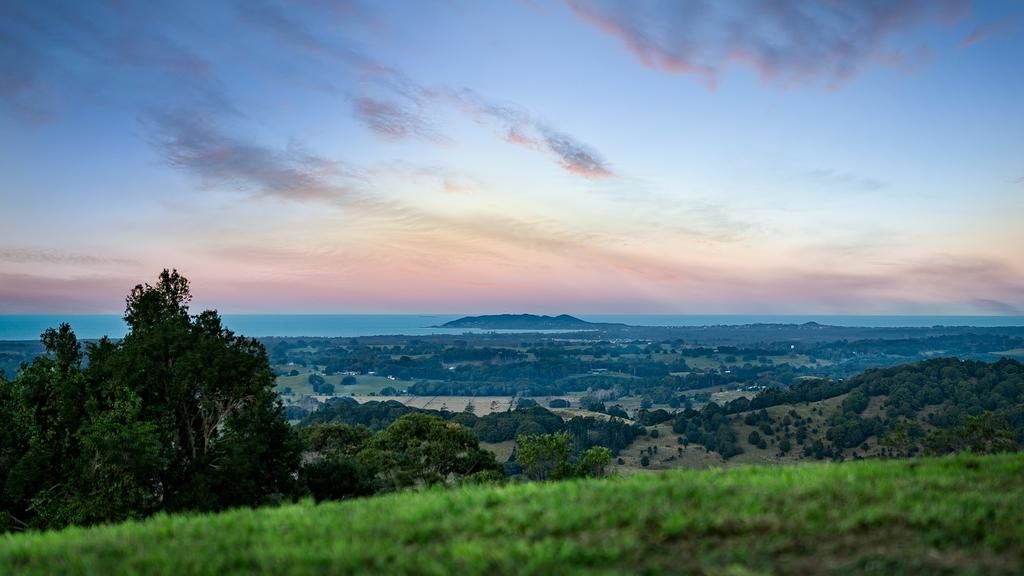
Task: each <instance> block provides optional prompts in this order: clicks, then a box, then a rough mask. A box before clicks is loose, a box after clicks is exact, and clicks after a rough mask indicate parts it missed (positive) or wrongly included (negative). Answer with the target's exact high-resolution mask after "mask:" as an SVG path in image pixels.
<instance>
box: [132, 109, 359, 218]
mask: <svg viewBox="0 0 1024 576" xmlns="http://www.w3.org/2000/svg"><path fill="white" fill-rule="evenodd" d="M144 125H145V126H146V127H147V128H148V138H149V142H150V144H151V145H152V146H153V147H154V149H155V150H157V152H159V153H160V155H161V156H163V158H164V159H165V160H166V161H167V163H168V164H169V165H171V166H172V167H174V168H177V169H179V170H183V171H185V172H188V173H190V174H192V175H194V176H196V177H197V178H199V179H200V181H201V182H202V185H203V186H204V187H207V188H229V189H233V190H238V191H253V192H257V193H260V194H266V195H270V196H277V197H282V198H290V199H298V200H304V199H325V198H337V197H339V196H342V195H344V194H345V192H346V190H347V187H346V185H345V183H344V180H345V179H347V178H351V177H352V176H353V174H352V173H351V172H350V171H349V170H348V169H347V168H346V167H345V166H344V165H343V164H342V163H341V162H338V161H334V160H329V159H326V158H322V157H320V156H316V155H314V154H311V153H309V152H308V151H306V150H304V149H303V148H302V146H301V145H299V144H297V143H295V142H290V143H289V144H288V146H287V147H285V148H284V149H280V150H277V149H272V148H269V147H266V146H261V145H258V144H253V143H249V142H246V141H243V140H242V139H239V138H234V137H232V136H229V135H228V134H226V133H225V132H223V131H221V130H220V129H219V128H218V127H217V124H216V123H215V122H214V121H213V120H211V119H210V118H207V117H204V116H203V115H201V114H195V113H185V112H154V113H152V114H149V115H148V116H146V117H145V118H144Z"/></svg>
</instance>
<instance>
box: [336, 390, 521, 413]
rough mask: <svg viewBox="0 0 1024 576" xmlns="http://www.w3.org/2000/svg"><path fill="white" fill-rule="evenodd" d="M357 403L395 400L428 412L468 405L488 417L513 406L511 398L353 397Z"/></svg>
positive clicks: (461, 407) (474, 411)
mask: <svg viewBox="0 0 1024 576" xmlns="http://www.w3.org/2000/svg"><path fill="white" fill-rule="evenodd" d="M352 398H354V399H355V400H356V401H357V402H359V403H363V402H370V401H378V402H385V401H387V400H394V401H396V402H401V403H402V404H405V405H406V406H410V407H412V408H424V409H427V410H448V411H449V412H462V411H463V410H465V409H466V406H467V405H468V404H472V405H473V413H474V414H476V415H477V416H486V415H487V414H490V413H491V412H507V411H508V410H509V407H510V405H511V404H512V401H513V398H512V397H511V396H361V395H353V396H352Z"/></svg>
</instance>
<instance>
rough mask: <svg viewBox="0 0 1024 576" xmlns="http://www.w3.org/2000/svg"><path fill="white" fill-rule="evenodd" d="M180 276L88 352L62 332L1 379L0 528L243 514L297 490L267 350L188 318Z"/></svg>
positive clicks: (131, 299) (135, 301)
mask: <svg viewBox="0 0 1024 576" xmlns="http://www.w3.org/2000/svg"><path fill="white" fill-rule="evenodd" d="M190 300H191V294H190V292H189V287H188V281H187V280H186V279H185V278H184V277H182V276H181V275H179V274H178V273H177V272H176V271H173V272H171V271H167V270H164V271H163V273H162V274H161V275H160V278H159V280H158V282H157V284H156V285H154V286H151V285H149V284H146V285H139V286H136V287H135V288H134V289H133V290H132V291H131V293H130V294H129V296H128V298H127V301H126V309H125V321H126V322H127V324H128V327H129V332H128V334H127V335H126V336H125V337H124V339H122V340H121V341H120V342H119V343H116V344H115V343H113V342H111V341H110V340H109V339H106V338H104V339H101V340H100V341H99V342H97V343H95V344H90V345H89V346H88V347H87V356H88V363H87V364H84V363H83V358H84V357H85V356H86V355H85V354H83V353H82V347H81V345H80V344H79V343H78V340H77V338H76V337H75V334H74V332H73V331H72V330H71V327H70V326H69V325H67V324H62V325H61V326H60V327H58V328H57V329H49V330H47V331H46V332H45V333H44V334H43V335H42V341H43V344H44V347H45V349H46V354H45V355H44V356H41V357H39V358H37V359H36V360H35V361H34V362H33V363H32V364H31V365H29V366H26V367H25V369H24V370H22V371H21V373H20V374H19V376H18V378H17V380H16V381H14V382H6V381H3V382H0V400H2V402H0V404H2V407H0V414H2V416H3V418H4V421H5V426H4V428H5V430H4V432H3V433H2V434H0V470H2V472H0V481H2V482H3V485H2V486H0V488H2V495H0V504H2V505H3V507H4V512H6V514H3V515H2V516H3V520H0V527H39V528H59V527H62V526H66V525H68V524H90V523H96V522H113V521H118V520H123V519H125V518H136V517H142V516H146V515H148V514H151V513H153V512H156V511H158V510H167V511H175V510H216V509H222V508H226V507H230V506H251V505H256V504H261V503H264V502H271V501H276V500H280V499H281V498H286V497H287V498H290V497H292V496H294V495H296V494H297V492H296V489H297V484H296V482H295V472H296V470H297V469H298V463H299V445H298V443H297V439H296V437H295V435H294V433H293V432H292V430H291V428H290V427H289V426H288V424H287V422H286V421H285V420H284V417H283V409H282V407H281V405H280V403H279V402H278V400H277V397H276V394H275V393H274V390H273V387H274V375H273V373H272V372H271V370H270V366H269V363H268V361H267V356H266V351H265V350H264V349H263V346H262V345H260V344H259V343H258V342H257V341H255V340H247V339H245V338H241V337H237V336H235V335H234V334H233V333H232V332H230V331H229V330H227V329H225V328H223V326H221V323H220V318H219V316H218V315H217V313H216V312H213V311H206V312H203V313H201V314H199V315H197V316H190V315H189V313H188V303H189V301H190Z"/></svg>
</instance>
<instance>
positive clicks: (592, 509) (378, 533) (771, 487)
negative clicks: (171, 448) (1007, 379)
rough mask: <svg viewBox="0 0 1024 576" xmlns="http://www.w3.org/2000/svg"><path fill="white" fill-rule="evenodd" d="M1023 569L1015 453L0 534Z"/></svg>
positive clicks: (430, 494) (212, 558) (396, 567)
mask: <svg viewBox="0 0 1024 576" xmlns="http://www.w3.org/2000/svg"><path fill="white" fill-rule="evenodd" d="M623 572H630V573H708V574H772V573H786V574H790V573H798V574H799V573H805V574H817V573H836V574H848V573H879V574H899V573H927V574H935V573H947V572H948V573H982V574H992V573H1005V574H1021V573H1024V456H1022V455H1004V456H985V457H981V456H959V457H953V458H941V459H926V460H918V461H863V462H856V463H845V464H804V465H798V466H781V467H740V468H733V469H729V470H711V471H700V472H697V471H673V472H668V473H662V474H642V475H636V476H631V477H628V478H613V479H604V480H590V481H573V482H561V483H549V484H521V485H512V486H508V487H470V488H463V489H456V490H435V491H427V492H418V493H403V494H395V495H387V496H379V497H374V498H367V499H363V500H355V501H348V502H340V503H329V504H323V505H320V506H314V505H312V504H308V503H306V504H299V505H293V506H285V507H281V508H274V509H262V510H237V511H232V512H227V513H223V514H215V515H200V516H158V517H156V518H153V519H151V520H147V521H143V522H134V523H125V524H119V525H112V526H103V527H96V528H91V529H78V528H75V529H69V530H64V531H60V532H51V533H37V534H17V535H7V536H4V537H2V538H0V574H62V573H65V574H66V573H70V574H97V575H100V574H102V575H113V574H248V573H264V574H339V573H342V574H345V573H381V574H403V573H404V574H413V573H415V574H512V573H532V574H573V573H608V574H617V573H623Z"/></svg>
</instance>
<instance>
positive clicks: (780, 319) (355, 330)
mask: <svg viewBox="0 0 1024 576" xmlns="http://www.w3.org/2000/svg"><path fill="white" fill-rule="evenodd" d="M462 316H466V314H225V315H224V324H225V326H227V327H228V328H229V329H231V330H234V331H235V332H236V333H238V334H243V335H245V336H252V337H263V336H293V337H299V336H306V337H316V338H325V337H333V336H345V337H354V336H382V335H394V334H402V335H407V336H424V335H428V334H465V333H474V332H491V330H469V329H465V328H458V329H450V328H449V329H446V328H433V327H432V326H438V325H440V324H444V323H445V322H448V321H450V320H455V319H456V318H461V317H462ZM577 317H579V318H582V319H583V320H588V321H590V322H618V323H622V324H632V325H636V326H713V325H739V324H758V323H764V324H803V323H805V322H817V323H819V324H829V325H833V326H862V327H928V326H940V325H941V326H984V327H993V326H1024V316H852V315H850V316H844V315H813V314H812V315H740V314H733V315H729V314H715V315H683V314H672V315H628V314H579V315H577ZM61 322H68V323H69V324H71V327H72V328H74V330H75V333H76V334H77V335H78V337H79V338H82V339H94V338H99V337H101V336H110V337H111V338H119V337H121V336H124V334H125V331H126V327H125V324H124V322H123V321H122V319H121V317H120V316H118V315H114V314H67V315H44V314H0V340H36V339H38V338H39V335H40V334H41V333H42V332H43V331H44V330H46V328H48V327H56V326H57V325H59V324H60V323H61ZM502 332H516V331H515V330H508V331H502ZM519 332H521V331H519Z"/></svg>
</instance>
